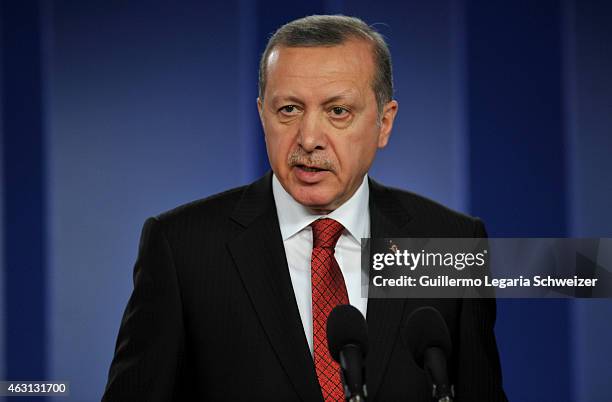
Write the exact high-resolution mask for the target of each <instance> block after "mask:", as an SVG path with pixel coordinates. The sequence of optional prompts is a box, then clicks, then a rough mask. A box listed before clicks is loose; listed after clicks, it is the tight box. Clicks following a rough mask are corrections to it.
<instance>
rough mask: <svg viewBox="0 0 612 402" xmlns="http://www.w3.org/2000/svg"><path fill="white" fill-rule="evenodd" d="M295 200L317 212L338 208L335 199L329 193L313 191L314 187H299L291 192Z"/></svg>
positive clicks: (326, 211)
mask: <svg viewBox="0 0 612 402" xmlns="http://www.w3.org/2000/svg"><path fill="white" fill-rule="evenodd" d="M291 196H292V197H293V199H294V200H295V201H297V202H298V203H300V204H301V205H303V206H305V207H306V208H308V209H310V210H312V211H313V212H317V213H328V212H331V211H333V210H334V209H336V206H334V204H335V202H334V201H335V200H334V198H333V197H331V196H330V195H329V194H321V192H317V191H313V189H298V190H296V191H293V192H291Z"/></svg>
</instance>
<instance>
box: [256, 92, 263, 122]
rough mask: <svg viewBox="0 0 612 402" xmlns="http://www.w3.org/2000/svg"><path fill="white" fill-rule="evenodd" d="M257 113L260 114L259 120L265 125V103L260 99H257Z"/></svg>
mask: <svg viewBox="0 0 612 402" xmlns="http://www.w3.org/2000/svg"><path fill="white" fill-rule="evenodd" d="M257 111H258V112H259V120H261V122H262V124H263V102H262V101H261V98H259V97H258V98H257Z"/></svg>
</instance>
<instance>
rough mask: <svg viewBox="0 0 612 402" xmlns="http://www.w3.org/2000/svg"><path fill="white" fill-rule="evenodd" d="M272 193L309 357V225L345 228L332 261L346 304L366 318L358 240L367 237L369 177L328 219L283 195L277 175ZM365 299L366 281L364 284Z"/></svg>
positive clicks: (359, 242) (286, 194)
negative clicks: (323, 222) (327, 222)
mask: <svg viewBox="0 0 612 402" xmlns="http://www.w3.org/2000/svg"><path fill="white" fill-rule="evenodd" d="M272 192H273V194H274V201H275V203H276V211H277V214H278V223H279V224H280V231H281V235H282V237H283V244H284V246H285V255H286V256H287V264H288V266H289V274H290V276H291V284H292V285H293V292H294V293H295V300H296V301H297V305H298V309H299V311H300V317H301V319H302V325H303V326H304V333H305V334H306V339H307V340H308V346H309V347H310V352H311V353H312V290H311V287H310V269H311V268H310V262H311V261H310V259H311V254H312V229H311V227H310V224H311V223H312V222H314V221H315V220H317V219H320V218H331V219H335V220H336V221H338V222H340V223H341V224H342V226H344V229H345V230H344V231H343V232H342V235H341V236H340V239H338V243H337V244H336V251H335V254H334V255H335V257H336V261H338V265H339V266H340V270H341V271H342V275H343V276H344V282H345V284H346V290H347V293H348V298H349V303H350V304H352V305H353V306H355V307H356V308H358V309H359V311H361V313H362V314H363V316H364V317H365V316H366V308H367V304H368V299H367V297H362V278H361V275H362V274H361V238H366V237H370V209H369V206H368V201H369V193H370V192H369V187H368V176H367V175H365V176H364V178H363V182H362V183H361V185H360V186H359V188H358V189H357V191H356V192H355V194H353V196H352V197H351V198H350V199H348V200H347V201H346V202H345V203H344V204H342V205H341V206H340V207H338V208H337V209H336V210H335V211H333V212H331V213H330V214H328V215H318V214H316V213H313V212H312V211H310V210H309V209H308V208H306V207H304V206H303V205H301V204H300V203H298V202H297V201H295V200H294V199H293V197H292V196H291V195H290V194H289V193H287V191H285V189H284V188H283V186H282V185H281V184H280V182H279V181H278V179H277V178H276V175H274V176H272ZM363 284H364V287H363V292H364V295H366V296H367V279H366V280H365V281H364V282H363Z"/></svg>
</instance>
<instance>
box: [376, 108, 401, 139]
mask: <svg viewBox="0 0 612 402" xmlns="http://www.w3.org/2000/svg"><path fill="white" fill-rule="evenodd" d="M398 107H399V104H398V103H397V101H396V100H392V101H389V102H388V103H387V104H386V105H385V106H384V107H383V113H382V117H381V119H380V131H379V133H378V148H384V147H386V146H387V143H388V142H389V137H390V136H391V130H392V129H393V122H394V121H395V116H396V115H397V109H398Z"/></svg>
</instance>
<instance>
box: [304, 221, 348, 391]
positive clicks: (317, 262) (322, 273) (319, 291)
mask: <svg viewBox="0 0 612 402" xmlns="http://www.w3.org/2000/svg"><path fill="white" fill-rule="evenodd" d="M310 226H312V259H311V265H312V270H311V280H312V282H311V283H312V285H311V286H312V324H313V326H312V329H313V331H312V332H313V352H314V353H313V357H314V363H315V369H316V371H317V377H318V379H319V385H320V386H321V391H322V392H323V398H324V399H325V401H344V389H343V387H342V381H341V379H340V371H339V366H338V363H336V362H335V361H334V360H333V359H332V357H331V355H330V354H329V350H328V349H327V317H328V316H329V313H330V312H331V311H332V310H333V308H334V307H336V306H337V305H338V304H348V302H349V300H348V294H347V292H346V285H345V284H344V277H343V276H342V272H341V271H340V267H339V266H338V262H337V261H336V258H335V257H334V249H335V247H336V243H337V242H338V239H339V238H340V235H341V234H342V230H343V229H344V227H343V226H342V224H341V223H340V222H337V221H335V220H333V219H329V218H326V219H319V220H317V221H314V222H313V223H312V224H311V225H310Z"/></svg>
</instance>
